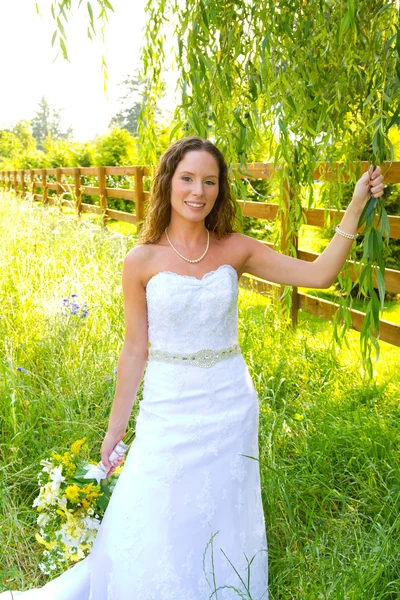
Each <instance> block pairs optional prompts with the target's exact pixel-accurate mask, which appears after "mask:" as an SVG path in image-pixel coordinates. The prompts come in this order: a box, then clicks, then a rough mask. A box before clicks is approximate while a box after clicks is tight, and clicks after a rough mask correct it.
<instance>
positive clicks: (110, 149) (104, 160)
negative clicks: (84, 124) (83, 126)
mask: <svg viewBox="0 0 400 600" xmlns="http://www.w3.org/2000/svg"><path fill="white" fill-rule="evenodd" d="M94 147H95V159H94V164H95V165H97V166H107V165H108V166H113V165H135V164H137V150H136V141H135V138H133V137H132V135H131V134H130V133H129V131H126V129H119V128H118V127H114V128H113V129H111V130H110V131H109V132H108V133H106V134H105V135H102V136H99V137H98V138H96V140H95V144H94Z"/></svg>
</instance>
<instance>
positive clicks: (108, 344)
mask: <svg viewBox="0 0 400 600" xmlns="http://www.w3.org/2000/svg"><path fill="white" fill-rule="evenodd" d="M85 217H86V218H84V219H83V220H82V221H81V222H77V221H76V219H75V217H74V216H73V215H70V214H69V215H68V214H65V215H60V214H59V211H58V209H57V208H53V207H47V208H43V207H41V206H39V205H36V204H32V203H31V202H29V201H27V200H24V201H23V200H20V199H17V198H14V197H12V196H10V195H3V196H2V198H1V203H0V239H1V240H2V243H3V248H4V250H3V253H1V254H0V269H1V287H0V302H1V315H0V344H1V351H0V352H1V357H0V359H1V363H0V364H1V381H0V407H1V433H0V463H1V481H0V504H1V515H0V519H1V520H0V547H1V550H0V553H1V556H0V565H1V567H0V568H1V571H0V574H1V579H0V590H1V589H9V588H18V589H22V588H24V587H27V588H29V587H33V586H37V585H43V583H45V579H44V576H43V575H42V573H41V572H40V570H39V568H38V564H39V562H40V552H39V551H38V547H37V543H36V542H35V539H34V534H35V532H36V514H35V510H34V509H33V508H32V502H33V499H34V497H35V496H36V494H37V480H36V475H37V473H38V471H39V460H40V459H41V458H44V457H45V456H48V455H49V454H50V452H51V450H53V449H54V450H60V449H62V448H65V447H66V446H68V444H69V443H70V442H71V441H73V440H75V439H78V438H80V437H82V435H86V436H87V438H88V442H89V445H90V447H91V450H92V456H93V457H94V458H95V457H96V456H98V455H99V450H100V444H101V441H102V438H103V434H104V433H105V430H106V427H107V423H108V416H109V410H110V407H111V403H112V399H113V395H114V389H115V374H114V370H115V367H116V364H117V359H118V355H119V351H120V348H121V344H122V340H123V330H124V326H123V304H122V289H121V267H122V261H123V258H124V256H125V254H126V253H127V252H128V250H129V248H130V247H132V245H134V243H135V238H134V236H133V235H120V234H117V233H115V232H114V231H112V230H110V229H107V230H104V229H103V228H102V226H101V224H100V222H99V220H98V218H97V217H93V216H90V217H88V216H85ZM72 294H76V297H75V296H74V297H72ZM85 303H86V305H87V306H86V308H87V313H86V312H84V304H85ZM300 317H301V318H300V325H299V327H298V328H297V329H296V331H292V330H291V329H290V328H287V327H286V326H285V325H284V324H283V321H282V320H281V319H280V316H279V312H278V311H277V309H276V308H274V307H273V306H272V305H271V303H270V302H269V300H268V299H267V298H264V297H262V296H259V295H256V294H253V293H251V292H249V291H246V290H243V289H241V291H240V296H239V332H240V343H241V346H242V351H243V355H244V357H245V359H246V361H247V364H248V366H249V369H250V372H251V375H252V378H253V381H254V384H255V386H256V389H257V392H258V396H259V401H260V469H261V478H262V494H263V502H264V509H265V517H266V525H267V537H268V543H269V569H270V598H271V599H272V600H278V599H284V600H286V599H307V600H314V599H319V598H321V599H332V600H341V599H349V600H350V599H351V600H355V599H363V600H364V599H368V600H372V599H382V600H383V599H385V600H387V599H393V600H394V599H395V598H398V597H399V595H400V572H399V548H400V547H399V542H398V540H399V539H400V523H399V516H398V515H399V509H400V501H399V500H400V477H399V455H400V452H399V445H400V436H399V417H400V410H399V404H400V403H399V396H400V374H399V369H398V365H399V358H400V352H399V350H398V349H397V348H394V347H390V346H388V345H387V344H384V343H382V350H381V358H380V361H379V362H378V363H377V364H376V368H375V371H376V372H375V377H374V380H373V381H367V380H365V379H363V376H362V369H361V361H360V357H359V356H358V340H357V337H358V334H356V333H355V332H350V333H349V334H348V339H349V343H350V348H349V349H348V348H343V349H341V350H339V349H337V348H335V347H333V346H332V344H331V325H330V324H329V323H327V322H325V321H321V320H318V319H317V318H315V317H312V316H310V315H306V314H303V313H301V314H300ZM141 397H142V386H141V387H140V388H139V392H138V397H137V400H136V402H135V404H134V408H133V413H132V423H134V420H135V417H136V415H137V411H138V404H139V401H140V399H141ZM253 600H257V599H253Z"/></svg>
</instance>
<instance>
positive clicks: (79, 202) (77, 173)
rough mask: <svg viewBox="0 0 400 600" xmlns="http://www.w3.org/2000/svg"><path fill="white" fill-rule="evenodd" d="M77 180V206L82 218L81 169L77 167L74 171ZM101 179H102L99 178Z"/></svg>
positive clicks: (79, 215)
mask: <svg viewBox="0 0 400 600" xmlns="http://www.w3.org/2000/svg"><path fill="white" fill-rule="evenodd" d="M74 180H75V208H76V212H77V214H78V219H80V218H81V212H82V194H81V170H80V169H79V167H77V168H76V169H75V171H74ZM99 181H100V180H99Z"/></svg>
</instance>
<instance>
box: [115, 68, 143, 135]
mask: <svg viewBox="0 0 400 600" xmlns="http://www.w3.org/2000/svg"><path fill="white" fill-rule="evenodd" d="M120 85H122V86H124V93H123V95H122V96H120V98H119V101H120V103H121V105H122V108H121V110H120V111H118V112H117V114H116V115H114V117H113V118H112V119H111V121H110V124H109V127H119V129H126V130H127V131H129V133H131V134H132V135H137V128H138V119H139V114H140V110H141V108H142V95H143V94H142V92H141V88H142V87H143V82H141V81H139V79H138V78H137V77H136V76H128V78H127V79H125V80H124V81H123V82H122V83H121V84H120Z"/></svg>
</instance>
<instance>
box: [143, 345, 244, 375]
mask: <svg viewBox="0 0 400 600" xmlns="http://www.w3.org/2000/svg"><path fill="white" fill-rule="evenodd" d="M240 353H241V350H240V346H239V344H238V342H236V343H235V344H233V346H230V347H229V348H222V350H212V349H210V348H204V349H202V350H197V351H196V352H190V353H189V354H179V353H177V352H167V351H166V350H155V349H152V348H150V349H149V360H150V359H153V360H161V361H163V362H171V363H180V364H184V365H192V366H195V367H203V368H205V369H207V368H209V367H212V366H213V365H215V363H216V362H218V361H219V360H224V359H225V358H229V357H230V356H235V355H236V354H240Z"/></svg>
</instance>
